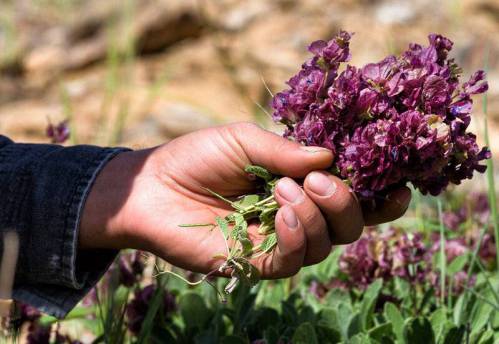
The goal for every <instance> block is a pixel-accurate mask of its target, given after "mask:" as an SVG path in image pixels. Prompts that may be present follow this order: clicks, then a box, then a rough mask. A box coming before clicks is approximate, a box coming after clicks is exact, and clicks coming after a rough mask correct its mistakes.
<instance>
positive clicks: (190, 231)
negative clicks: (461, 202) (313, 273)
mask: <svg viewBox="0 0 499 344" xmlns="http://www.w3.org/2000/svg"><path fill="white" fill-rule="evenodd" d="M332 161H333V155H332V152H331V151H329V150H327V149H324V148H320V147H304V146H302V145H300V144H298V143H296V142H292V141H289V140H287V139H284V138H282V137H280V136H278V135H276V134H273V133H271V132H268V131H266V130H264V129H261V128H260V127H258V126H256V125H254V124H250V123H237V124H232V125H225V126H220V127H213V128H209V129H204V130H200V131H197V132H193V133H191V134H188V135H185V136H182V137H179V138H177V139H175V140H173V141H171V142H169V143H167V144H164V145H161V146H158V147H155V148H151V149H144V150H137V151H132V152H125V153H121V154H119V155H118V156H116V157H115V158H114V159H112V160H111V161H110V162H109V163H108V164H107V165H106V166H105V167H104V169H103V170H102V171H101V172H100V174H99V175H98V177H97V179H96V181H95V183H94V185H93V187H92V189H91V191H90V194H89V196H88V198H87V201H86V204H85V206H84V211H83V215H82V219H81V223H80V231H79V245H80V248H81V249H93V248H114V249H124V248H134V249H140V250H144V251H148V252H151V253H153V254H155V255H158V256H159V257H161V258H163V259H165V260H166V261H168V262H169V263H171V264H173V265H175V266H178V267H181V268H185V269H189V270H191V271H196V272H202V273H208V272H210V271H212V270H215V269H217V268H218V267H219V266H220V265H221V264H222V263H223V259H220V258H213V256H215V255H217V254H220V253H225V252H226V245H225V242H224V239H223V237H222V234H221V233H220V231H219V230H218V229H214V230H210V228H209V227H197V228H181V227H179V226H178V225H181V224H194V223H214V219H215V216H217V215H218V216H222V217H223V216H225V215H227V214H228V213H230V212H231V209H230V207H229V206H228V205H227V204H226V203H225V202H223V201H221V200H219V199H217V198H215V197H213V196H212V195H211V194H210V193H209V192H208V191H206V190H205V188H208V189H210V190H213V191H215V192H217V193H219V194H222V195H224V196H227V197H232V196H238V195H242V194H245V193H249V192H251V191H253V190H254V186H255V184H254V183H253V182H251V181H250V180H249V179H248V176H247V175H246V173H245V172H244V167H245V166H246V165H248V164H256V165H261V166H264V167H265V168H267V169H268V170H270V171H271V172H273V173H275V174H279V175H282V176H286V177H283V178H282V179H281V180H280V181H279V182H278V184H277V187H276V192H275V198H276V200H277V202H278V204H279V206H280V209H279V211H278V213H277V215H276V221H275V223H276V232H277V238H278V244H277V247H276V249H275V250H274V251H273V252H272V253H269V254H266V255H263V256H261V257H259V258H257V259H256V260H254V261H252V264H254V265H255V266H256V267H257V268H258V269H259V270H260V272H261V275H262V278H267V279H271V278H282V277H288V276H292V275H294V274H296V273H297V272H298V271H299V270H300V268H301V267H302V266H305V265H310V264H316V263H318V262H320V261H322V260H324V259H325V258H326V257H327V256H328V254H329V253H330V252H331V249H332V247H333V246H334V245H339V244H347V243H351V242H353V241H355V240H357V239H358V238H359V236H360V235H361V233H362V229H363V227H364V225H374V224H378V223H382V222H388V221H391V220H394V219H396V218H398V217H400V216H402V215H403V214H404V212H405V211H406V209H407V207H408V204H409V201H410V198H411V194H410V191H409V189H407V188H405V187H404V188H401V189H398V190H396V191H394V192H393V193H391V194H390V195H389V196H388V200H387V201H386V202H384V205H383V208H381V209H377V210H376V211H373V212H368V213H364V214H363V213H362V210H361V207H360V205H359V202H358V201H357V199H356V198H355V195H354V194H353V193H352V192H350V190H349V188H348V187H347V186H346V185H345V184H344V183H343V182H342V181H341V180H340V179H338V178H337V177H335V176H333V175H331V174H329V173H328V172H326V171H325V169H327V168H328V167H330V165H331V163H332ZM295 180H303V187H300V186H299V185H298V184H297V183H296V182H295ZM256 229H257V226H256V225H252V226H250V228H249V234H250V238H251V240H252V241H254V244H258V242H260V241H261V240H262V237H261V236H259V235H258V234H257V232H256Z"/></svg>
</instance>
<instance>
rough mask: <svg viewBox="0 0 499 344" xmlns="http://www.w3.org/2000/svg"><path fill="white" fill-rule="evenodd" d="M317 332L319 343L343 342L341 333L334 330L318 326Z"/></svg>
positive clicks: (334, 343) (333, 343)
mask: <svg viewBox="0 0 499 344" xmlns="http://www.w3.org/2000/svg"><path fill="white" fill-rule="evenodd" d="M315 331H316V332H317V338H318V341H319V343H321V344H336V343H338V342H339V341H341V334H340V332H339V331H338V330H336V329H334V328H331V327H328V326H324V325H321V324H317V325H316V326H315Z"/></svg>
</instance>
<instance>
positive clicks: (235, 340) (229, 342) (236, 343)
mask: <svg viewBox="0 0 499 344" xmlns="http://www.w3.org/2000/svg"><path fill="white" fill-rule="evenodd" d="M247 343H248V341H247V340H246V339H244V338H243V337H240V336H234V335H232V336H225V337H222V338H220V344H247Z"/></svg>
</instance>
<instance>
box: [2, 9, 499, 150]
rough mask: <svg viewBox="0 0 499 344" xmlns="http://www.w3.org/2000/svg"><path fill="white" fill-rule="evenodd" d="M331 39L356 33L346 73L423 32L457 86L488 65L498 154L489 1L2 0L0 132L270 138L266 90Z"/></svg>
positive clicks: (495, 25)
mask: <svg viewBox="0 0 499 344" xmlns="http://www.w3.org/2000/svg"><path fill="white" fill-rule="evenodd" d="M340 29H345V30H348V31H353V32H355V36H354V38H353V43H352V54H353V59H352V62H351V63H352V64H354V65H361V64H364V63H367V62H374V61H377V60H379V59H381V58H383V57H384V56H386V55H387V54H391V53H398V52H400V51H401V50H404V49H405V48H406V47H407V45H408V44H409V43H410V42H418V43H421V44H426V43H427V38H426V37H427V35H428V34H429V33H432V32H438V33H441V34H443V35H446V36H448V37H449V38H451V39H452V40H453V41H454V42H455V49H454V51H453V53H452V54H453V56H454V57H455V58H456V59H457V61H458V63H459V64H461V66H462V67H463V68H464V70H465V77H467V76H468V75H469V74H471V73H472V72H473V71H475V70H476V69H479V68H483V67H484V65H485V64H488V80H489V84H490V91H489V93H488V109H489V111H488V112H489V118H490V120H489V126H490V132H491V135H490V136H491V141H492V142H491V146H492V147H491V148H492V150H493V151H494V152H497V151H498V148H499V135H498V132H499V83H498V82H497V81H498V80H499V69H498V68H497V67H498V61H497V59H496V57H497V53H498V51H499V1H496V0H411V1H409V0H406V1H404V0H337V1H331V0H307V1H305V0H303V1H293V0H275V1H266V0H251V1H250V0H247V1H244V0H217V1H215V0H123V1H118V0H113V1H102V0H87V1H81V0H36V1H35V0H32V1H29V0H15V1H14V0H12V1H9V0H1V1H0V133H2V134H3V135H7V136H9V137H11V138H12V139H14V140H18V141H31V142H47V140H48V139H47V137H46V134H45V131H46V127H47V124H48V123H49V120H50V121H52V122H53V123H57V122H59V121H62V120H65V119H67V120H69V125H70V129H71V133H72V135H71V140H70V143H73V144H74V143H92V144H99V145H117V144H119V145H128V146H132V147H135V148H138V147H144V146H151V145H155V144H159V143H162V142H166V141H168V140H171V139H172V138H174V137H176V136H179V135H182V134H185V133H187V132H190V131H192V130H195V129H199V128H202V127H207V126H211V125H216V124H220V123H227V122H234V121H241V120H249V121H256V122H259V123H261V124H263V125H265V126H267V127H272V124H271V120H270V118H269V116H268V115H267V114H265V111H263V110H262V109H261V106H262V107H264V108H268V103H269V100H270V98H271V95H270V94H269V92H268V91H267V89H266V86H265V84H266V85H268V87H269V89H270V90H271V91H272V92H276V91H279V90H281V89H282V88H284V87H285V84H284V82H285V81H286V80H287V79H288V78H289V77H290V76H291V75H292V74H294V73H295V72H296V71H297V70H298V68H299V66H300V64H301V63H302V62H303V61H304V60H305V59H306V58H307V57H308V56H307V51H306V47H307V45H308V44H309V43H310V42H311V41H313V40H316V39H329V38H331V37H332V36H333V35H334V34H335V33H337V32H338V31H339V30H340ZM486 60H488V62H486ZM476 100H477V104H476V107H475V119H476V121H475V124H474V125H475V128H474V129H473V131H475V132H477V133H478V134H479V136H480V133H481V132H482V131H483V111H482V106H481V104H480V103H481V101H480V100H481V99H476ZM272 129H274V130H276V131H279V130H280V128H279V127H276V126H274V127H273V128H272Z"/></svg>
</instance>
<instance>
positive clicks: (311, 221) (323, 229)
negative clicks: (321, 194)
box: [274, 178, 331, 265]
mask: <svg viewBox="0 0 499 344" xmlns="http://www.w3.org/2000/svg"><path fill="white" fill-rule="evenodd" d="M274 196H275V199H276V201H277V203H279V205H282V206H290V207H291V208H292V209H293V210H294V212H295V214H296V216H297V218H298V219H299V221H300V223H301V224H302V225H303V228H304V230H305V237H306V239H307V244H306V246H307V249H306V252H305V258H304V264H305V265H311V264H315V263H318V262H321V261H322V260H324V259H325V258H326V257H327V256H328V255H329V253H330V252H331V240H330V238H329V233H328V230H327V224H326V220H325V219H324V217H323V216H322V214H321V212H320V210H319V208H318V207H317V206H316V205H315V204H314V202H313V201H312V200H311V199H310V198H309V197H308V196H307V194H305V192H304V191H303V190H302V189H301V188H300V186H299V185H298V184H297V183H296V182H295V181H294V180H292V179H291V178H282V179H281V180H279V182H278V183H277V186H276V189H275V194H274Z"/></svg>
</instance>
